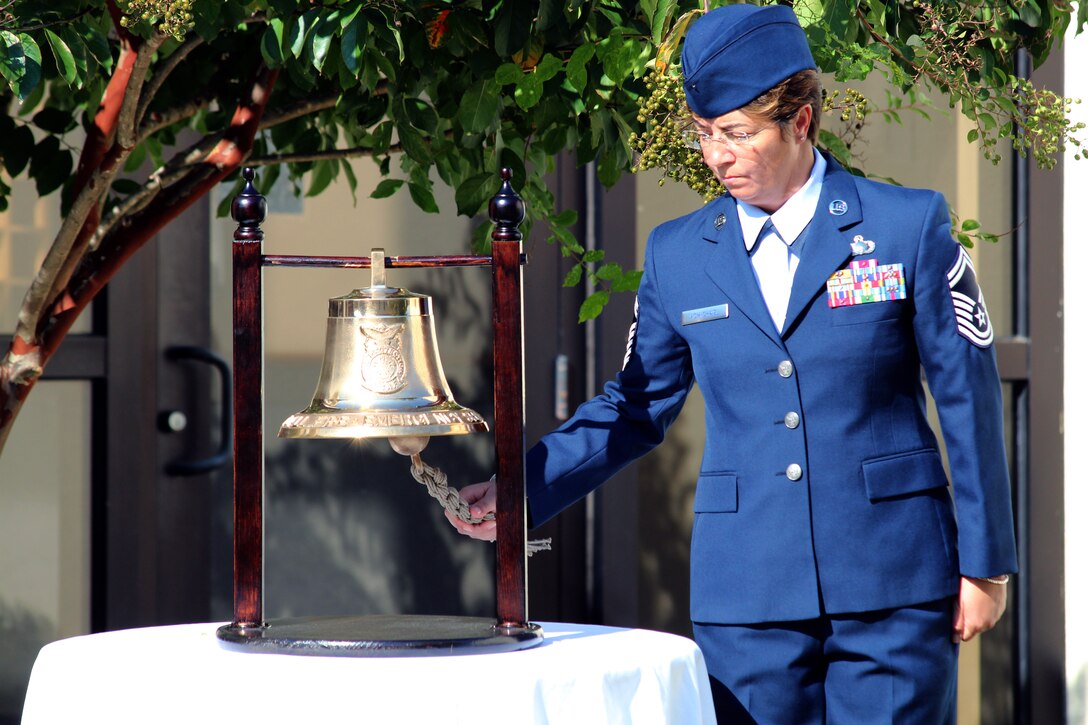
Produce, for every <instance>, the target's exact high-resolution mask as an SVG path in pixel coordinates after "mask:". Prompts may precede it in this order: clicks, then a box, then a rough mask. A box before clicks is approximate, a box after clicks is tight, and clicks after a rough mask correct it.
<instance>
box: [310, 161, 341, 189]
mask: <svg viewBox="0 0 1088 725" xmlns="http://www.w3.org/2000/svg"><path fill="white" fill-rule="evenodd" d="M339 169H340V166H339V164H337V162H336V161H334V160H331V159H322V160H321V161H315V162H314V168H313V169H312V170H311V171H310V188H309V189H307V191H306V196H317V195H318V194H320V193H321V192H323V191H324V190H325V189H327V188H328V186H329V184H331V183H332V180H333V179H335V178H336V173H337V172H338V171H339Z"/></svg>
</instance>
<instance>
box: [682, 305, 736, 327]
mask: <svg viewBox="0 0 1088 725" xmlns="http://www.w3.org/2000/svg"><path fill="white" fill-rule="evenodd" d="M726 317H729V305H727V304H721V305H714V306H713V307H700V308H699V309H697V310H684V311H683V312H681V313H680V324H681V325H694V324H695V323H697V322H710V321H711V320H724V319H725V318H726Z"/></svg>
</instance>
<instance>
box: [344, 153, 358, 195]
mask: <svg viewBox="0 0 1088 725" xmlns="http://www.w3.org/2000/svg"><path fill="white" fill-rule="evenodd" d="M340 168H341V169H343V170H344V178H346V179H347V180H348V189H350V190H351V202H352V203H353V204H355V205H358V204H359V197H357V196H356V195H355V191H356V189H358V188H359V179H358V177H356V176H355V169H353V168H352V166H351V162H350V161H348V160H347V159H340Z"/></svg>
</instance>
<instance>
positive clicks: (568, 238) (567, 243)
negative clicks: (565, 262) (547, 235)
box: [552, 226, 586, 257]
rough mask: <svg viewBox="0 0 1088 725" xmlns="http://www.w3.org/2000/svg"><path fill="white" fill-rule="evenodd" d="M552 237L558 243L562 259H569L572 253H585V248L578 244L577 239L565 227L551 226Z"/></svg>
mask: <svg viewBox="0 0 1088 725" xmlns="http://www.w3.org/2000/svg"><path fill="white" fill-rule="evenodd" d="M552 236H554V237H555V238H556V240H557V241H558V242H559V248H560V251H561V252H562V253H563V256H564V257H569V256H570V255H571V253H572V252H573V253H574V254H582V253H584V252H585V251H586V250H585V247H583V246H582V245H581V244H579V242H578V238H577V237H575V236H574V234H573V233H572V232H571V231H570V230H569V229H567V228H566V227H557V226H553V227H552Z"/></svg>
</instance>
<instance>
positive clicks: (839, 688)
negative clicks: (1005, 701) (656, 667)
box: [694, 598, 958, 725]
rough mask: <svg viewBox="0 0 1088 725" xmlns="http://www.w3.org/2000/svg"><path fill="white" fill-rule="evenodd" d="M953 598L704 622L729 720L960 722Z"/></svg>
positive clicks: (705, 645)
mask: <svg viewBox="0 0 1088 725" xmlns="http://www.w3.org/2000/svg"><path fill="white" fill-rule="evenodd" d="M952 607H953V600H952V599H951V598H950V599H944V600H941V601H938V602H930V603H926V604H920V605H917V606H914V607H900V608H896V609H885V610H880V611H876V612H862V613H859V614H836V615H827V614H825V615H823V616H821V617H819V618H817V619H808V620H802V621H797V622H775V623H767V624H745V625H723V624H698V623H696V624H695V625H694V628H695V640H696V642H697V643H698V644H699V647H700V648H701V649H702V651H703V654H704V656H705V657H706V661H707V668H708V670H709V672H710V677H711V689H712V692H713V695H714V707H715V710H716V711H717V716H718V722H719V723H721V725H747V724H749V723H759V725H793V724H797V725H800V724H802V723H804V724H805V725H823V724H824V723H826V724H827V725H880V724H882V723H896V725H902V724H909V723H917V724H918V725H941V724H942V723H953V722H955V714H956V684H955V683H956V660H957V652H958V646H957V645H955V644H953V643H952Z"/></svg>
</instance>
